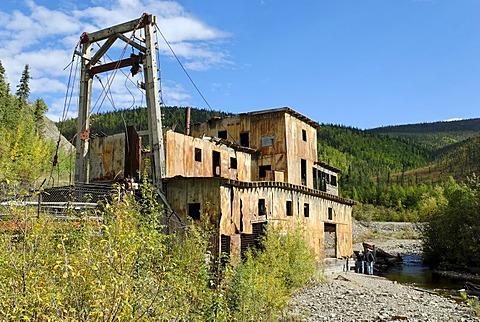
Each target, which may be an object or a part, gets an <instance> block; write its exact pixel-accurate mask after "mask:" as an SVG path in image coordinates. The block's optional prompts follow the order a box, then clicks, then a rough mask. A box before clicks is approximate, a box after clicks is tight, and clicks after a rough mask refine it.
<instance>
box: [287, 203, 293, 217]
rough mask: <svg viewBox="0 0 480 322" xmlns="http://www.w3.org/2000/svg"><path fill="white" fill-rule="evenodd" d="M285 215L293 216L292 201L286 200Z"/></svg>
mask: <svg viewBox="0 0 480 322" xmlns="http://www.w3.org/2000/svg"><path fill="white" fill-rule="evenodd" d="M286 207H287V216H293V209H292V201H291V200H287V205H286Z"/></svg>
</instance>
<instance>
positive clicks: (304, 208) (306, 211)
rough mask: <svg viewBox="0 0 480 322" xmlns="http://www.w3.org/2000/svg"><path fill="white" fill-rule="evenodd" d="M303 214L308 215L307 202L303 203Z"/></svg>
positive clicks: (308, 206) (308, 207)
mask: <svg viewBox="0 0 480 322" xmlns="http://www.w3.org/2000/svg"><path fill="white" fill-rule="evenodd" d="M303 215H304V216H305V217H310V205H309V204H308V203H304V204H303Z"/></svg>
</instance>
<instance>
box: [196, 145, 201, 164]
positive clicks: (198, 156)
mask: <svg viewBox="0 0 480 322" xmlns="http://www.w3.org/2000/svg"><path fill="white" fill-rule="evenodd" d="M195 161H197V162H202V149H199V148H195Z"/></svg>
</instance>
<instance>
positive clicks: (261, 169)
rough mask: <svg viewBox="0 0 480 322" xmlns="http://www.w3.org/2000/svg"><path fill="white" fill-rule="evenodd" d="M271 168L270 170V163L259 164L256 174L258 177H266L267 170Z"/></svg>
mask: <svg viewBox="0 0 480 322" xmlns="http://www.w3.org/2000/svg"><path fill="white" fill-rule="evenodd" d="M271 170H272V166H271V165H261V166H260V167H259V171H258V176H259V177H260V178H266V177H267V171H271Z"/></svg>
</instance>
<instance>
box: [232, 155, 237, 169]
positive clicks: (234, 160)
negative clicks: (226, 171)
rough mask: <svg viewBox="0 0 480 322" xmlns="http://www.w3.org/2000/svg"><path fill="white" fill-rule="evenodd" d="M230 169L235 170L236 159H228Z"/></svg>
mask: <svg viewBox="0 0 480 322" xmlns="http://www.w3.org/2000/svg"><path fill="white" fill-rule="evenodd" d="M230 169H237V158H233V157H230Z"/></svg>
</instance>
